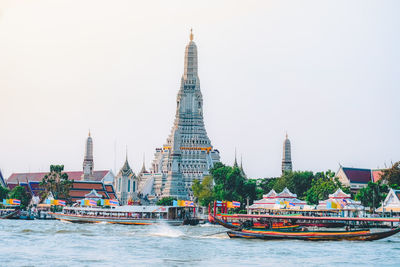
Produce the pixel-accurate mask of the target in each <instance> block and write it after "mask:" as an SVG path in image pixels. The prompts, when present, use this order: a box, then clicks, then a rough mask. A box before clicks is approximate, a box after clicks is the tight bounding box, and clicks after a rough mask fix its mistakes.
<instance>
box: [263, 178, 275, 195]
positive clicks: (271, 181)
mask: <svg viewBox="0 0 400 267" xmlns="http://www.w3.org/2000/svg"><path fill="white" fill-rule="evenodd" d="M277 180H278V178H264V179H262V180H261V181H260V184H259V187H260V188H261V190H262V191H263V193H264V194H266V193H268V192H269V191H271V190H272V189H274V186H275V183H276V181H277Z"/></svg>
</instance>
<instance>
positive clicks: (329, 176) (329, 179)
mask: <svg viewBox="0 0 400 267" xmlns="http://www.w3.org/2000/svg"><path fill="white" fill-rule="evenodd" d="M398 185H400V162H397V163H395V164H394V165H393V166H392V167H391V168H390V169H386V170H383V173H382V176H381V180H380V181H378V182H376V183H373V182H369V183H368V185H367V187H365V188H363V189H361V190H360V191H359V192H358V193H357V194H352V197H353V198H355V199H356V200H359V201H361V203H362V204H363V205H364V206H366V207H374V208H376V207H379V206H380V203H381V202H382V200H383V199H384V198H385V197H386V195H387V193H388V191H389V187H391V188H394V189H396V188H400V187H399V186H398ZM285 187H287V188H288V189H289V190H290V191H291V192H292V193H295V194H297V197H298V198H299V199H301V200H305V201H307V203H308V204H310V205H316V204H318V202H319V201H320V200H326V199H327V198H328V197H329V194H333V193H334V192H335V191H336V190H337V189H339V188H340V189H342V190H343V191H344V192H345V193H351V192H350V188H349V187H347V186H344V185H343V184H342V183H341V182H340V181H339V179H338V178H337V177H335V173H334V172H332V171H331V170H328V171H325V172H317V173H313V172H311V171H292V172H284V173H283V174H282V175H281V176H280V177H272V178H264V179H258V180H255V179H247V178H246V177H245V176H244V175H243V174H242V172H241V170H240V168H239V167H236V166H233V167H232V166H227V165H224V164H223V163H220V162H218V163H216V164H215V165H214V167H213V168H212V169H210V176H206V177H204V179H203V181H202V182H200V181H199V180H194V182H193V185H192V191H193V195H194V197H195V200H196V201H197V202H198V203H199V204H200V205H201V206H207V205H208V204H210V203H212V202H213V201H214V200H227V201H240V202H241V203H242V207H244V205H243V204H245V203H246V202H247V199H248V200H249V204H252V203H253V202H254V200H257V199H261V198H262V196H263V194H266V193H268V192H269V191H270V190H272V189H274V190H275V191H276V192H278V193H279V192H281V191H282V190H283V189H284V188H285Z"/></svg>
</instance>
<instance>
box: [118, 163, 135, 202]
mask: <svg viewBox="0 0 400 267" xmlns="http://www.w3.org/2000/svg"><path fill="white" fill-rule="evenodd" d="M114 188H115V191H116V193H117V196H118V199H119V202H120V204H121V205H126V204H128V201H129V200H136V199H137V198H138V195H137V191H138V177H137V176H136V175H135V173H134V172H133V171H132V169H131V167H130V166H129V163H128V157H126V160H125V163H124V165H123V166H122V168H121V170H120V171H119V172H118V174H117V176H116V177H115V179H114Z"/></svg>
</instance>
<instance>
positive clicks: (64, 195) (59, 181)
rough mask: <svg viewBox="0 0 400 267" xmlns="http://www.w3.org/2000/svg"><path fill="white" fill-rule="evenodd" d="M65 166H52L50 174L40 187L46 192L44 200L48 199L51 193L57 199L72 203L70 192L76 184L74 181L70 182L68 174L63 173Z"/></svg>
mask: <svg viewBox="0 0 400 267" xmlns="http://www.w3.org/2000/svg"><path fill="white" fill-rule="evenodd" d="M63 170H64V165H51V166H50V172H49V173H48V174H46V175H45V176H44V178H43V179H42V181H41V182H40V187H41V188H43V190H44V192H43V195H42V198H46V197H47V196H48V195H49V194H50V192H51V193H52V194H53V196H54V198H55V199H65V200H66V201H67V202H70V201H71V198H70V196H69V190H70V189H71V187H72V184H73V183H74V181H73V180H68V174H66V173H65V172H63Z"/></svg>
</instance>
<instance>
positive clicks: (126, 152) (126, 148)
mask: <svg viewBox="0 0 400 267" xmlns="http://www.w3.org/2000/svg"><path fill="white" fill-rule="evenodd" d="M125 150H126V151H125V154H126V158H125V159H126V161H128V145H126V147H125Z"/></svg>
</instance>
